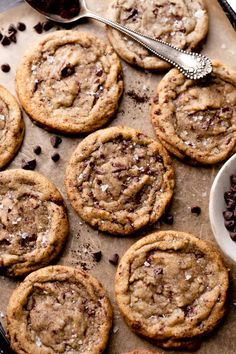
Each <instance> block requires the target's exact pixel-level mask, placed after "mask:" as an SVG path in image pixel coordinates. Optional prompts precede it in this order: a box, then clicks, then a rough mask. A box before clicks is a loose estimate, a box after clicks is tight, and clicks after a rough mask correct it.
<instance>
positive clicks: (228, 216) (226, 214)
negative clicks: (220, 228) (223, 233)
mask: <svg viewBox="0 0 236 354" xmlns="http://www.w3.org/2000/svg"><path fill="white" fill-rule="evenodd" d="M223 216H224V219H225V220H231V219H232V218H233V217H234V213H233V212H232V211H229V210H226V211H224V212H223Z"/></svg>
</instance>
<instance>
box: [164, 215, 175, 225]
mask: <svg viewBox="0 0 236 354" xmlns="http://www.w3.org/2000/svg"><path fill="white" fill-rule="evenodd" d="M162 221H163V222H164V223H165V224H167V225H173V223H174V217H173V215H171V214H164V215H163V217H162Z"/></svg>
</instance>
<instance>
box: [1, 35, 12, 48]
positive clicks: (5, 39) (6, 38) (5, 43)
mask: <svg viewBox="0 0 236 354" xmlns="http://www.w3.org/2000/svg"><path fill="white" fill-rule="evenodd" d="M1 44H2V45H3V46H7V45H10V44H11V41H10V39H9V38H8V37H7V36H3V39H2V41H1Z"/></svg>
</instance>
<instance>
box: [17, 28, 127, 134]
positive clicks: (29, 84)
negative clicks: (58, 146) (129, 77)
mask: <svg viewBox="0 0 236 354" xmlns="http://www.w3.org/2000/svg"><path fill="white" fill-rule="evenodd" d="M16 89H17V93H18V96H19V99H20V102H21V104H22V106H23V108H24V109H25V111H26V112H27V113H28V114H29V116H30V117H31V118H32V119H33V120H34V121H35V122H36V123H38V124H39V125H41V126H43V127H44V128H48V129H49V130H53V131H59V132H62V133H68V134H79V133H87V132H91V131H94V130H96V129H98V128H99V127H101V126H103V125H104V124H105V123H107V122H108V121H109V119H110V118H111V117H112V115H113V114H114V113H115V111H116V109H117V107H118V101H119V98H120V96H121V94H122V92H123V79H122V69H121V64H120V60H119V59H118V57H117V55H116V54H115V52H114V51H113V49H112V48H111V47H110V46H108V45H107V44H105V43H103V42H102V41H101V40H100V39H98V38H97V37H95V36H93V35H91V34H89V33H83V32H79V31H57V32H53V33H51V34H49V35H47V36H45V37H43V38H42V39H41V41H40V42H39V43H38V44H37V45H36V46H34V47H33V48H31V49H30V50H29V51H28V52H27V53H26V54H25V56H24V57H23V59H22V61H21V63H20V65H19V67H18V70H17V75H16Z"/></svg>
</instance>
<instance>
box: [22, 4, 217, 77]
mask: <svg viewBox="0 0 236 354" xmlns="http://www.w3.org/2000/svg"><path fill="white" fill-rule="evenodd" d="M25 1H26V2H27V3H28V4H29V5H30V6H31V7H33V6H32V4H31V2H30V1H28V0H25ZM35 9H36V10H37V11H38V12H40V13H41V14H43V15H44V16H45V17H46V18H48V19H50V20H52V21H55V22H59V23H64V24H66V23H67V24H68V23H73V22H76V21H78V20H80V19H82V18H86V17H88V18H92V19H94V20H98V21H100V22H103V23H105V24H106V25H109V26H111V27H113V28H115V29H116V30H118V31H120V32H122V33H124V34H125V35H126V36H128V37H131V38H132V39H134V40H135V41H137V42H138V43H140V44H141V45H143V46H144V47H145V48H147V49H148V50H149V51H150V52H152V53H154V54H155V55H157V56H158V57H159V58H161V59H164V60H165V61H167V62H168V63H170V64H171V65H173V66H175V67H176V68H178V69H179V70H180V71H181V72H182V73H183V74H184V75H185V76H186V77H188V78H189V79H195V80H197V79H201V78H203V77H204V76H206V75H208V74H210V73H211V72H212V64H211V61H210V59H209V58H207V57H206V56H205V55H202V54H198V53H190V52H187V51H184V50H182V49H179V48H177V47H175V46H173V45H171V44H168V43H166V42H164V41H161V40H157V39H153V38H151V37H148V36H145V35H142V34H140V33H138V32H135V31H133V30H131V29H129V28H127V27H126V26H121V25H119V24H118V23H116V22H113V21H111V20H109V19H107V18H104V17H101V16H99V15H97V14H96V13H94V12H92V11H90V10H89V9H88V8H87V6H86V1H85V0H81V1H80V11H79V14H78V15H77V16H75V17H73V18H71V19H65V18H62V17H61V16H59V15H54V14H51V13H45V12H44V11H41V10H40V9H38V8H35Z"/></svg>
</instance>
